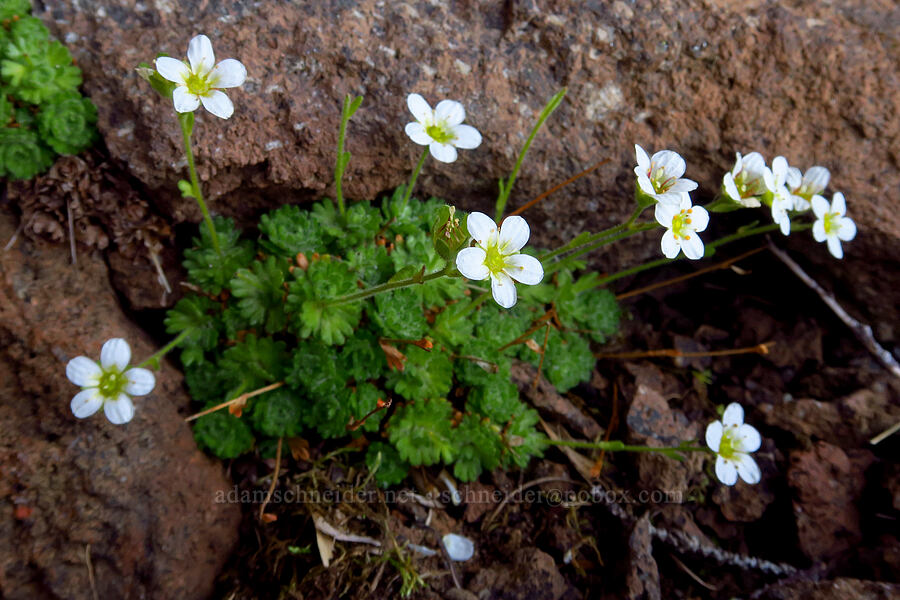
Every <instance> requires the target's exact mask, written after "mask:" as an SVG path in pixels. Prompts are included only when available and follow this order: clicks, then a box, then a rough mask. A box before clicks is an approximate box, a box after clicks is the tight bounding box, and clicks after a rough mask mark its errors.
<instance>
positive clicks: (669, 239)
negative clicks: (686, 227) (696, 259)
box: [660, 229, 681, 258]
mask: <svg viewBox="0 0 900 600" xmlns="http://www.w3.org/2000/svg"><path fill="white" fill-rule="evenodd" d="M660 247H661V248H662V253H663V254H664V255H665V256H666V258H675V257H676V256H678V253H679V252H680V251H681V244H680V243H679V242H678V240H676V239H675V234H674V233H672V230H671V229H668V230H666V232H665V233H664V234H663V236H662V241H661V242H660Z"/></svg>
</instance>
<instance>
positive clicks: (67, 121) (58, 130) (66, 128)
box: [38, 92, 98, 154]
mask: <svg viewBox="0 0 900 600" xmlns="http://www.w3.org/2000/svg"><path fill="white" fill-rule="evenodd" d="M96 123H97V108H96V107H95V106H94V104H93V103H92V102H91V101H90V100H89V99H87V98H83V97H81V96H80V95H79V94H77V93H74V92H72V93H69V94H59V95H57V96H54V97H53V98H52V99H51V100H50V101H48V102H46V103H44V104H42V105H41V109H40V112H38V130H39V131H40V133H41V137H42V138H43V139H44V141H45V142H47V144H49V145H50V147H51V148H53V149H54V150H56V152H58V153H59V154H78V153H79V152H82V151H84V150H86V149H87V148H89V147H90V146H92V145H93V144H94V142H95V141H96V140H97V137H98V136H97V128H96V127H95V124H96Z"/></svg>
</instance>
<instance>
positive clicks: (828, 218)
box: [822, 212, 841, 235]
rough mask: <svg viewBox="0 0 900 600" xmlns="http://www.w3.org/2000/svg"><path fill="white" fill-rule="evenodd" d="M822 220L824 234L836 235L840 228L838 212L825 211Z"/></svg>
mask: <svg viewBox="0 0 900 600" xmlns="http://www.w3.org/2000/svg"><path fill="white" fill-rule="evenodd" d="M822 221H824V223H823V224H824V225H825V235H837V232H838V230H839V229H840V228H841V216H840V215H839V214H838V213H836V212H831V213H825V216H824V217H822Z"/></svg>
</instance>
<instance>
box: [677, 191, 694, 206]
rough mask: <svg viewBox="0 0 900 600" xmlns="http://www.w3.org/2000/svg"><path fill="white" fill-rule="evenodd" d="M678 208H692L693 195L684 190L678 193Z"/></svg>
mask: <svg viewBox="0 0 900 600" xmlns="http://www.w3.org/2000/svg"><path fill="white" fill-rule="evenodd" d="M678 208H680V209H681V210H687V209H689V208H691V195H690V194H688V193H686V192H682V193H680V194H679V195H678Z"/></svg>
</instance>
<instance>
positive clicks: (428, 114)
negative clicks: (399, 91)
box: [406, 94, 434, 127]
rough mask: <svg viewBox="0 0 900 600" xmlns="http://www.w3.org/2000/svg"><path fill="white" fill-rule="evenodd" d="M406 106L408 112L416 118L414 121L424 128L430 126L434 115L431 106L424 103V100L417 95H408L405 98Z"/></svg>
mask: <svg viewBox="0 0 900 600" xmlns="http://www.w3.org/2000/svg"><path fill="white" fill-rule="evenodd" d="M406 106H407V107H408V108H409V112H411V113H412V114H413V116H414V117H415V118H416V121H418V122H419V123H422V124H423V125H425V126H426V127H427V126H428V125H431V124H432V121H433V120H434V113H433V112H432V110H431V106H429V104H428V103H427V102H425V98H423V97H422V96H420V95H419V94H410V95H409V96H407V97H406Z"/></svg>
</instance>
